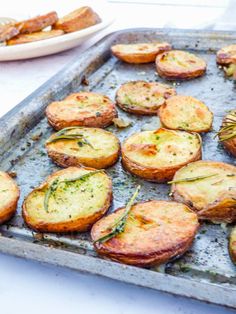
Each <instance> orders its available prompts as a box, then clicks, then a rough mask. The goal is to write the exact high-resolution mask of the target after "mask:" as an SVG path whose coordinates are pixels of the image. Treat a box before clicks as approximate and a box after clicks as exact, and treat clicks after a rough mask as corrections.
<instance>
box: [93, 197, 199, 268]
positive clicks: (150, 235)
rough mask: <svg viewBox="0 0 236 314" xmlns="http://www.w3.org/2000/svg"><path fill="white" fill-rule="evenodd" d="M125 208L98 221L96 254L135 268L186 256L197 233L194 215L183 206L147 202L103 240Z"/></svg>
mask: <svg viewBox="0 0 236 314" xmlns="http://www.w3.org/2000/svg"><path fill="white" fill-rule="evenodd" d="M125 210H126V207H123V208H120V209H117V210H116V211H115V212H113V213H112V214H110V215H108V216H106V217H104V218H102V219H100V220H99V221H97V222H96V223H95V224H94V226H93V227H92V230H91V237H92V240H93V241H94V247H95V249H96V251H97V252H98V254H100V255H102V256H105V257H107V258H110V259H112V260H114V261H118V262H121V263H125V264H130V265H136V266H152V265H160V264H162V263H166V262H168V261H169V260H170V259H171V258H173V257H175V256H180V255H182V254H183V253H185V252H186V251H187V250H188V249H189V247H190V246H191V244H192V242H193V240H194V236H195V234H196V232H197V230H198V226H199V224H198V218H197V215H196V214H195V213H194V212H193V211H191V210H190V209H189V208H188V207H187V206H186V205H184V204H181V203H176V202H168V201H157V200H153V201H147V202H143V203H137V204H135V205H133V206H132V207H131V209H130V211H129V214H128V216H127V219H126V223H125V225H124V229H123V231H122V232H120V233H118V234H117V235H115V236H114V237H111V238H108V239H107V240H105V241H99V239H104V237H106V235H107V234H108V233H109V232H110V230H111V228H112V226H114V225H115V224H116V222H117V221H119V219H120V217H122V216H123V214H124V212H125Z"/></svg>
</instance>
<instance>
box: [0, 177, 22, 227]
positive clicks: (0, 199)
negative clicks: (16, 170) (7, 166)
mask: <svg viewBox="0 0 236 314" xmlns="http://www.w3.org/2000/svg"><path fill="white" fill-rule="evenodd" d="M19 197H20V190H19V188H18V186H17V184H16V183H15V181H14V180H13V179H12V178H11V177H10V176H9V175H8V174H7V173H6V172H3V171H0V224H2V223H4V222H5V221H7V220H9V219H10V218H11V217H12V216H13V215H14V214H15V212H16V208H17V202H18V199H19Z"/></svg>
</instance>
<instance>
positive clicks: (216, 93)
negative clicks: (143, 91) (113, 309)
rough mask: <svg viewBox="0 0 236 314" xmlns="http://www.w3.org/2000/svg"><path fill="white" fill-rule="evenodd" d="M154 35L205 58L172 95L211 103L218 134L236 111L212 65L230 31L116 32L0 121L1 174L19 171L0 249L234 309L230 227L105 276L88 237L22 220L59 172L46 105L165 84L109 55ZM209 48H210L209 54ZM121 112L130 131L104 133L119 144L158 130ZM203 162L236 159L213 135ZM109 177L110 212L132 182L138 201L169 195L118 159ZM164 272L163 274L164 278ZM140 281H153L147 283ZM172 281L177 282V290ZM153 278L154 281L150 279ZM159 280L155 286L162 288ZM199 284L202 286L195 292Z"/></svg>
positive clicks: (229, 84)
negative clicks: (161, 261)
mask: <svg viewBox="0 0 236 314" xmlns="http://www.w3.org/2000/svg"><path fill="white" fill-rule="evenodd" d="M156 38H160V39H164V40H166V41H169V42H170V43H171V44H172V45H173V46H174V47H175V48H178V49H188V50H191V51H193V52H195V53H197V54H198V55H199V56H201V57H202V58H204V59H205V60H206V61H207V64H208V69H207V74H206V75H205V76H203V77H202V78H198V79H195V80H191V81H186V82H180V81H179V82H178V81H174V82H173V81H172V82H171V83H170V84H172V85H173V84H174V85H175V87H176V89H177V93H179V94H186V95H191V96H194V97H196V98H199V99H200V100H202V101H204V102H205V103H206V104H207V105H208V107H209V108H210V109H211V111H213V113H214V130H218V128H219V125H220V123H221V120H222V117H223V115H224V114H225V112H226V111H227V110H229V109H232V108H235V107H236V90H235V85H234V83H233V81H232V80H229V79H226V78H225V77H224V74H223V71H222V70H220V69H219V68H218V67H217V66H216V64H215V51H216V49H218V48H220V47H222V46H224V45H227V44H229V43H233V42H236V36H235V34H234V33H230V34H229V33H228V34H224V33H220V32H218V33H209V34H203V33H199V32H198V33H197V34H196V33H195V32H191V31H178V30H177V31H171V30H162V31H160V30H153V29H149V30H139V31H138V30H130V31H125V32H119V33H117V34H116V33H115V34H114V35H112V36H109V37H107V38H105V39H104V40H103V41H101V42H100V43H98V44H97V45H95V46H94V47H92V48H90V49H89V50H88V51H87V52H86V53H84V54H83V55H82V56H80V57H78V59H77V60H74V61H73V62H72V63H71V64H70V65H68V66H67V68H65V69H63V70H62V71H61V72H60V73H59V74H58V75H56V76H55V77H54V78H52V79H51V80H50V81H49V82H47V83H46V84H44V86H43V87H42V88H40V89H39V90H37V91H35V92H34V94H32V95H31V96H29V97H28V98H27V99H26V100H24V101H23V102H22V103H21V104H20V105H18V106H17V107H16V108H14V109H13V110H12V111H11V112H9V113H8V114H7V115H6V116H4V117H3V118H2V119H1V120H0V145H1V147H0V158H1V159H0V163H1V169H3V170H6V171H14V172H16V173H17V178H16V180H17V183H18V185H19V186H20V189H21V197H20V201H19V206H18V211H17V215H16V216H15V217H14V218H13V219H12V220H11V221H10V222H9V223H8V224H7V225H4V226H2V227H0V232H1V233H2V236H1V237H0V250H1V251H3V252H7V253H10V254H15V255H18V256H24V257H27V258H33V259H37V260H41V261H47V262H50V263H54V264H57V265H64V266H68V267H71V268H75V269H78V270H83V271H89V272H92V273H96V274H102V275H105V276H109V277H112V278H115V279H119V280H123V281H128V282H132V283H136V284H141V285H144V286H147V287H151V288H155V289H160V290H164V291H169V292H171V293H177V294H181V295H185V296H191V297H194V298H198V299H202V300H206V301H210V302H214V303H218V304H222V305H228V306H233V307H236V286H235V285H236V267H235V266H234V265H233V264H232V262H231V260H230V258H229V255H228V250H227V245H228V241H227V237H228V234H229V230H230V228H231V226H228V227H222V226H220V225H213V224H210V223H208V224H205V223H204V224H202V226H201V228H200V230H199V233H198V235H197V236H196V240H195V242H194V245H193V246H192V248H191V249H190V250H189V251H188V252H187V253H186V254H185V255H184V256H183V257H181V258H179V259H177V260H175V261H172V262H170V263H168V264H167V265H164V266H163V267H159V268H158V269H155V268H153V269H145V270H144V273H143V270H142V271H141V270H140V269H137V268H136V267H130V266H129V267H126V266H123V265H120V264H117V263H113V262H108V265H109V267H114V269H113V268H112V273H111V274H110V273H109V274H107V273H106V271H105V270H104V269H100V268H99V266H98V265H99V261H100V260H101V258H100V257H98V256H97V255H96V253H95V252H94V251H93V248H92V244H91V242H90V238H89V234H69V235H63V236H57V235H55V234H54V235H50V234H46V235H44V236H43V237H42V236H41V235H38V234H35V233H33V232H32V231H31V230H30V229H28V228H27V227H26V226H25V225H24V223H23V220H22V217H21V205H22V201H23V199H24V197H25V196H26V195H27V194H28V193H29V192H30V191H31V190H32V189H33V188H34V187H36V186H37V185H39V184H40V183H41V182H42V181H44V180H45V178H46V177H47V176H48V175H49V174H50V173H52V172H53V171H55V170H57V169H58V167H56V166H55V165H54V164H53V163H52V162H51V160H50V159H49V158H48V157H47V155H46V152H45V149H44V143H45V139H47V138H48V137H49V135H50V134H52V133H53V130H52V128H51V127H50V126H49V125H48V124H47V121H46V119H45V117H44V109H45V107H46V106H47V104H49V103H50V102H51V101H52V100H55V99H62V98H63V97H65V96H66V95H67V94H69V93H71V92H76V91H80V90H89V91H95V92H99V93H103V94H105V95H108V96H109V97H111V99H114V96H115V92H116V90H117V88H118V87H119V86H120V85H121V84H122V83H124V82H126V81H130V80H148V81H158V82H164V80H163V79H161V78H160V77H159V76H158V75H157V74H156V72H155V66H154V64H147V65H129V64H125V63H122V62H120V61H118V60H117V59H116V58H114V57H112V56H110V53H109V47H110V45H111V44H112V43H114V42H126V43H127V42H136V41H137V42H138V41H150V40H154V39H156ZM209 48H211V49H210V50H209ZM84 75H85V76H86V78H87V79H88V81H89V85H88V86H85V85H83V84H81V80H82V78H83V77H84ZM118 111H119V116H120V117H124V118H125V119H127V118H128V119H130V120H131V121H132V126H131V127H129V128H126V129H123V130H118V129H117V128H116V127H114V126H110V127H108V128H107V129H108V130H110V131H112V132H113V133H115V134H116V135H117V136H118V137H119V139H120V141H121V142H122V141H123V140H124V139H125V138H126V137H127V136H129V135H130V134H132V133H134V132H136V131H139V130H144V129H156V128H157V127H158V125H159V121H158V118H157V117H141V116H140V117H137V116H134V115H131V114H127V113H125V112H123V111H121V110H119V109H118ZM203 159H208V160H219V161H225V162H229V163H232V164H236V162H235V159H233V158H232V157H231V156H230V155H228V154H227V153H226V152H225V151H224V150H223V149H222V147H221V145H219V144H218V142H217V140H216V139H214V132H209V133H207V134H206V135H204V136H203ZM108 173H109V174H110V175H111V176H112V179H113V192H114V202H113V205H112V208H111V211H112V210H113V209H114V208H117V207H119V206H121V205H124V204H125V203H126V201H127V200H128V199H129V197H130V196H131V194H132V193H133V190H134V187H135V186H136V185H137V183H140V184H141V185H142V190H141V193H140V195H139V197H138V199H139V200H147V199H168V198H169V196H168V193H169V186H167V185H166V184H155V183H149V182H145V181H143V180H141V179H138V178H136V177H134V176H132V175H130V174H129V173H127V172H125V171H124V170H123V169H122V166H121V163H120V161H119V162H118V163H117V164H116V165H115V166H113V167H112V168H110V169H108ZM9 239H11V240H9ZM9 241H10V242H9ZM12 241H13V242H12ZM14 241H15V242H14ZM19 241H20V242H19ZM30 243H31V244H32V246H30V247H28V246H27V245H29V244H30ZM42 247H49V248H52V250H51V253H50V252H49V253H47V254H49V255H47V257H44V254H46V253H43V251H42ZM55 249H56V250H57V251H59V250H60V254H61V253H62V255H60V258H59V259H57V260H55V258H54V257H53V256H56V253H55V252H56V251H55ZM68 252H71V253H74V254H76V260H77V261H78V263H74V264H73V265H69V264H68V263H67V262H66V256H67V254H68ZM50 254H51V255H50ZM82 256H87V257H92V258H93V260H91V261H93V262H95V264H94V265H95V266H94V267H93V269H89V267H88V266H87V267H86V266H84V265H82V264H83V259H82ZM100 262H101V261H100ZM96 263H97V264H96ZM97 267H98V268H99V269H97ZM104 267H105V266H104ZM106 267H108V266H106ZM121 272H122V274H123V275H122V274H121ZM127 272H128V273H127ZM132 272H133V273H132ZM163 272H165V273H166V274H168V275H165V274H164V275H163ZM141 273H142V275H141ZM132 274H133V275H132ZM129 276H133V277H132V278H134V279H132V280H131V279H128V278H129ZM144 276H145V277H146V278H149V276H151V277H150V279H148V280H147V279H146V281H145V280H144V279H143V277H144ZM165 278H166V280H168V285H166V284H165V281H163V284H162V280H165ZM173 278H174V279H175V280H176V278H177V279H178V280H179V289H178V291H177V290H176V286H175V285H174V281H173ZM183 278H184V279H187V281H186V282H188V283H190V285H189V286H188V285H187V284H185V288H184V287H183V286H182V284H181V279H183ZM141 279H142V280H141ZM140 280H141V281H140ZM152 280H153V282H151V281H152ZM158 280H159V281H160V284H159V285H158ZM192 281H194V283H192ZM177 282H178V281H177ZM191 283H192V284H191ZM200 283H201V285H202V284H203V286H201V287H200ZM194 285H196V286H195V288H193V286H194ZM202 287H203V288H204V289H205V290H206V293H204V294H202V293H201V292H200V291H199V290H201V289H202ZM212 287H214V289H218V290H217V291H218V292H217V293H219V296H220V297H217V293H216V292H215V290H214V289H213V288H212Z"/></svg>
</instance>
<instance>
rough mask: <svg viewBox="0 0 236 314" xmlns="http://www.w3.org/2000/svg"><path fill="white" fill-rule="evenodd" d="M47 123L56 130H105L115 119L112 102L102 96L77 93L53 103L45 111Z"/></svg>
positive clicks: (115, 114)
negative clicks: (82, 128)
mask: <svg viewBox="0 0 236 314" xmlns="http://www.w3.org/2000/svg"><path fill="white" fill-rule="evenodd" d="M46 116H47V118H48V122H49V123H50V124H51V125H52V127H53V128H54V129H56V130H60V129H64V128H67V127H70V126H88V127H95V128H96V127H98V128H105V127H106V126H108V125H110V124H111V123H112V120H113V119H114V118H116V117H117V112H116V108H115V105H114V104H113V102H112V101H111V100H110V99H109V98H108V97H107V96H104V95H101V94H97V93H92V92H79V93H74V94H71V95H69V96H67V97H66V98H65V99H64V100H62V101H54V102H52V103H51V104H49V105H48V107H47V109H46Z"/></svg>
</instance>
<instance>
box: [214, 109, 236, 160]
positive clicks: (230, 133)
mask: <svg viewBox="0 0 236 314" xmlns="http://www.w3.org/2000/svg"><path fill="white" fill-rule="evenodd" d="M218 137H219V140H220V142H222V144H223V146H224V148H225V149H226V150H227V151H228V152H230V153H231V154H232V155H233V156H235V157H236V110H231V111H230V112H229V113H228V114H227V115H226V116H225V117H224V119H223V123H222V126H221V128H220V130H219V132H218Z"/></svg>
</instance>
